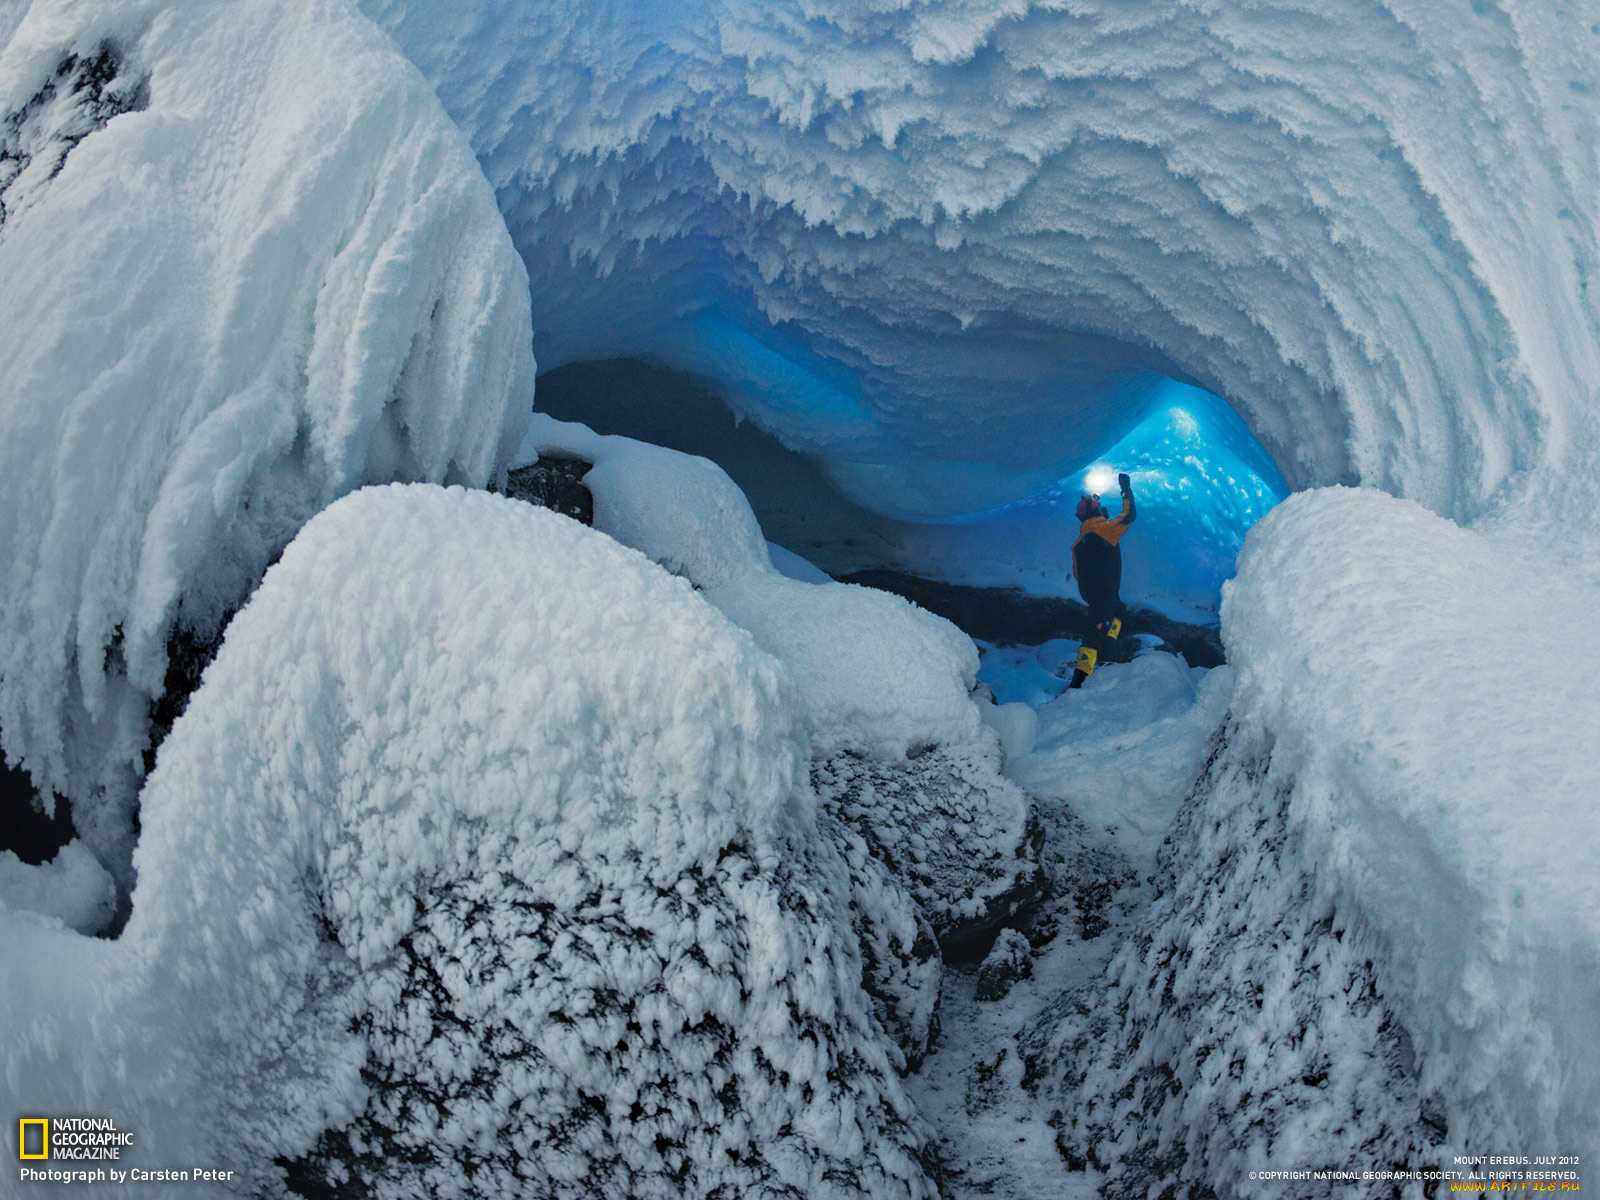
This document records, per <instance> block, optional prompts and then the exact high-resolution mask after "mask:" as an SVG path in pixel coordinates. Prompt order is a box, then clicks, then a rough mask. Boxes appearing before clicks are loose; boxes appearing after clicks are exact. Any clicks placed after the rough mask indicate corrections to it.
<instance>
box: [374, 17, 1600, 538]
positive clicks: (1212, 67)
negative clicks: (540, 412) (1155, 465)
mask: <svg viewBox="0 0 1600 1200" xmlns="http://www.w3.org/2000/svg"><path fill="white" fill-rule="evenodd" d="M362 7H363V9H364V11H366V12H367V13H369V14H371V15H372V16H373V18H374V19H375V20H377V22H378V23H379V24H380V25H381V26H383V27H384V28H385V29H387V30H388V31H389V32H390V33H391V34H392V35H393V37H394V38H395V40H396V42H397V44H398V45H399V46H400V47H401V49H402V50H403V51H404V52H405V53H406V54H407V55H408V56H409V57H410V58H411V59H412V60H413V61H414V62H416V63H417V64H418V66H419V67H420V68H421V70H422V72H423V74H424V75H426V76H427V77H428V79H429V80H430V81H431V82H433V84H434V85H435V86H436V88H437V89H438V92H439V95H440V97H441V99H442V100H443V102H444V104H445V107H446V108H447V109H448V111H449V112H450V113H451V115H452V116H453V117H454V118H455V119H456V120H457V122H458V123H459V124H460V125H461V127H462V129H463V130H464V131H465V132H466V133H467V135H468V137H469V138H470V139H471V141H472V144H473V147H474V148H475V150H476V151H477V153H478V157H479V160H480V162H482V163H483V165H484V169H485V171H486V172H487V174H488V176H489V178H490V181H491V182H492V183H493V184H494V186H495V189H496V192H497V194H498V196H499V200H500V206H501V209H502V211H503V212H505V214H506V217H507V221H508V224H509V226H510V228H511V231H512V235H513V237H514V238H515V239H516V242H517V245H518V247H519V249H520V250H521V251H522V253H523V255H524V257H525V258H526V260H527V262H528V264H529V269H530V273H531V276H532V279H533V286H534V289H535V292H536V294H537V295H538V296H539V297H540V298H541V301H542V303H541V304H540V305H539V306H538V315H537V317H536V320H535V329H536V335H537V339H538V341H537V345H538V347H539V351H540V355H541V361H542V362H543V363H544V364H545V365H546V366H549V367H553V366H557V365H560V364H562V363H567V362H572V361H575V360H579V359H587V358H602V357H609V356H614V355H618V354H633V355H651V356H654V357H656V358H657V359H658V360H660V361H662V362H663V363H665V364H666V365H669V366H675V367H679V368H681V369H684V370H688V371H691V372H697V373H700V374H703V375H706V376H710V377H712V378H714V379H716V380H719V381H721V382H722V383H723V384H724V385H725V386H727V387H728V388H730V389H731V391H732V392H733V394H734V398H735V402H736V403H737V405H738V406H739V407H740V409H741V411H743V412H744V413H745V414H746V415H748V416H750V417H752V418H753V419H755V420H756V421H757V422H758V423H760V424H761V425H762V426H763V427H765V428H767V429H769V430H771V431H773V432H775V433H777V434H778V435H779V436H780V437H782V438H783V439H784V440H785V441H786V442H788V443H789V444H790V445H791V446H793V447H795V448H799V449H806V450H809V451H812V452H814V453H816V454H817V455H818V456H819V458H820V460H821V461H822V463H823V464H824V466H825V467H826V469H827V470H828V471H829V473H830V474H831V476H832V477H833V478H834V479H835V481H836V482H838V483H839V484H840V485H841V486H842V487H843V488H844V489H845V490H846V492H847V493H849V494H852V495H854V496H855V497H856V498H857V499H859V500H862V501H863V502H865V503H867V504H868V506H869V507H873V508H875V509H877V510H878V511H884V512H893V513H896V514H898V515H910V514H918V515H922V516H934V515H940V514H950V513H954V512H972V511H974V510H975V509H977V508H979V507H982V506H983V505H984V504H998V503H1003V502H1007V501H1012V500H1016V499H1019V498H1021V497H1022V496H1025V495H1029V494H1032V493H1033V492H1035V491H1037V490H1038V488H1039V487H1041V486H1044V484H1047V483H1052V482H1054V480H1055V479H1057V478H1059V477H1060V476H1061V475H1062V474H1064V473H1066V471H1067V470H1071V469H1073V468H1075V467H1077V466H1078V465H1079V464H1080V463H1081V462H1082V461H1083V460H1082V458H1079V457H1075V455H1078V454H1080V453H1082V452H1084V451H1085V450H1087V451H1088V452H1089V453H1093V452H1095V451H1097V450H1100V449H1103V448H1105V447H1109V446H1110V445H1111V444H1112V443H1113V442H1115V441H1116V439H1117V437H1118V436H1120V434H1121V433H1123V432H1126V430H1127V429H1129V428H1131V427H1132V425H1133V424H1135V423H1136V422H1137V420H1138V419H1139V417H1140V416H1141V415H1142V414H1143V412H1144V411H1145V409H1146V407H1147V406H1148V405H1149V404H1150V403H1151V402H1152V394H1151V386H1150V385H1151V383H1152V378H1151V377H1150V376H1149V375H1148V374H1147V373H1146V372H1148V371H1149V370H1150V369H1152V368H1154V369H1157V370H1167V371H1171V372H1174V373H1176V374H1178V375H1180V376H1181V377H1186V378H1189V379H1192V380H1194V381H1196V382H1199V383H1201V384H1202V385H1204V386H1205V387H1207V388H1209V389H1210V390H1211V391H1213V392H1216V393H1218V394H1219V395H1222V396H1224V397H1226V398H1227V399H1228V400H1229V401H1230V402H1231V403H1232V404H1233V405H1234V406H1235V407H1236V408H1237V409H1238V410H1239V411H1240V412H1241V413H1242V414H1243V415H1244V417H1245V418H1246V420H1247V421H1248V422H1249V424H1250V425H1251V427H1252V429H1253V430H1254V431H1255V433H1256V434H1257V436H1258V437H1259V438H1260V439H1261V441H1262V442H1263V443H1264V444H1265V445H1266V446H1267V448H1268V449H1269V450H1270V451H1271V452H1272V454H1273V455H1274V457H1275V458H1276V460H1277V462H1278V464H1279V466H1280V467H1281V469H1282V470H1283V473H1284V475H1285V477H1286V478H1287V479H1288V481H1289V483H1290V484H1291V485H1293V486H1295V487H1306V486H1309V485H1318V484H1329V483H1339V482H1357V481H1359V482H1362V483H1365V484H1370V485H1373V486H1377V487H1381V488H1384V489H1385V490H1389V491H1392V492H1395V493H1397V494H1401V495H1405V496H1409V497H1411V498H1414V499H1417V500H1419V501H1421V502H1423V503H1425V504H1427V505H1428V506H1429V507H1431V508H1433V509H1434V510H1435V511H1439V512H1442V513H1445V514H1447V515H1450V516H1452V517H1456V518H1473V517H1475V516H1477V515H1479V514H1481V513H1483V512H1484V511H1486V510H1487V509H1488V508H1490V507H1491V506H1492V505H1493V504H1494V503H1496V502H1498V501H1500V500H1503V499H1505V498H1506V497H1508V496H1511V495H1514V494H1516V493H1517V492H1518V491H1519V490H1520V489H1522V488H1523V487H1526V486H1531V485H1534V484H1536V483H1537V482H1538V479H1537V476H1536V473H1537V472H1540V471H1550V472H1553V473H1555V474H1557V475H1559V476H1566V475H1568V474H1569V473H1573V474H1579V473H1587V471H1588V470H1589V468H1591V467H1592V465H1593V462H1594V454H1595V450H1596V438H1595V431H1594V413H1595V411H1596V410H1597V407H1600V406H1597V405H1596V403H1595V390H1594V383H1593V381H1594V380H1595V379H1596V378H1600V348H1597V340H1596V338H1595V335H1594V331H1595V327H1596V316H1595V310H1594V306H1593V301H1592V300H1591V299H1590V297H1589V294H1588V292H1587V291H1586V288H1585V281H1586V280H1587V279H1589V278H1592V277H1593V276H1594V273H1595V270H1596V268H1597V266H1600V253H1597V238H1596V228H1597V216H1600V207H1597V204H1596V201H1595V197H1596V196H1597V195H1600V177H1597V170H1600V169H1597V161H1600V160H1597V156H1596V138H1595V133H1594V128H1595V127H1594V121H1593V111H1594V102H1593V100H1592V97H1593V96H1594V95H1595V94H1596V92H1597V90H1600V65H1597V64H1600V57H1597V56H1596V55H1595V53H1594V37H1595V35H1594V33H1593V31H1592V29H1591V28H1590V25H1591V24H1592V21H1591V20H1590V18H1589V17H1588V16H1586V15H1585V10H1583V9H1582V8H1581V6H1566V7H1562V6H1551V5H1548V4H1543V3H1530V2H1528V0H1500V2H1487V3H1483V2H1474V3H1469V2H1468V0H1359V2H1357V3H1350V2H1348V0H1270V2H1268V3H1264V4H1258V5H1252V6H1250V7H1249V8H1248V9H1240V8H1238V7H1236V6H1229V5H1195V4H1188V3H1180V2H1179V0H1158V2H1155V3H1148V2H1138V3H1132V2H1129V0H1083V2H1081V3H1074V4H1071V5H1069V6H1063V5H1060V4H1057V3H1030V2H1027V0H1019V2H1017V3H1008V4H999V5H989V6H984V5H973V4H970V3H968V2H966V0H930V2H929V3H919V4H900V3H892V4H891V3H885V4H868V5H862V4H859V3H854V2H853V0H811V2H808V3H805V4H763V5H754V4H748V3H743V2H740V0H706V2H704V3H696V4H681V5H662V4H656V3H649V2H646V0H638V2H635V3H621V4H613V5H605V6H595V5H588V4H582V3H576V2H566V3H549V4H543V5H540V6H538V7H536V8H532V9H529V8H526V7H523V6H515V7H513V6H511V5H507V4H495V3H480V4H474V5H458V6H452V7H449V8H441V7H439V6H437V5H432V4H419V3H416V2H415V0H365V2H364V3H363V6H362ZM1068 460H1070V461H1068ZM1574 487H1575V490H1576V492H1577V493H1578V494H1577V495H1575V496H1572V495H1563V491H1564V489H1549V490H1548V491H1546V492H1545V498H1546V499H1547V500H1548V501H1549V502H1551V503H1555V504H1558V505H1560V506H1562V507H1563V508H1567V509H1568V510H1569V511H1571V512H1573V513H1574V514H1580V513H1583V512H1585V511H1587V510H1590V509H1592V508H1593V505H1594V498H1595V493H1594V490H1593V487H1592V485H1591V481H1590V480H1588V479H1587V478H1586V479H1584V480H1583V481H1581V482H1580V481H1578V480H1576V479H1575V480H1574Z"/></svg>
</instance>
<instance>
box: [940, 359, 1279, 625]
mask: <svg viewBox="0 0 1600 1200" xmlns="http://www.w3.org/2000/svg"><path fill="white" fill-rule="evenodd" d="M1120 471H1126V472H1127V473H1128V474H1129V475H1130V476H1131V477H1132V480H1133V488H1134V495H1135V497H1136V499H1137V502H1138V520H1137V522H1136V523H1135V525H1134V527H1133V529H1132V530H1131V531H1130V532H1129V534H1128V536H1127V537H1126V539H1124V541H1123V564H1124V565H1123V589H1122V590H1123V598H1124V599H1125V600H1128V601H1129V602H1130V603H1134V604H1146V605H1149V606H1151V607H1155V608H1159V609H1162V610H1163V611H1167V612H1170V613H1171V614H1172V615H1174V616H1180V617H1193V616H1199V615H1207V614H1212V613H1214V612H1215V609H1216V605H1217V602H1218V600H1219V597H1220V593H1221V588H1222V584H1223V582H1224V581H1225V580H1226V579H1228V578H1229V577H1230V576H1231V575H1232V574H1233V569H1234V562H1235V560H1236V559H1237V557H1238V554H1239V548H1240V547H1241V546H1242V545H1243V544H1244V537H1245V534H1246V533H1248V532H1249V530H1250V526H1252V525H1254V524H1255V523H1256V521H1258V520H1260V519H1261V517H1262V516H1264V515H1265V514H1266V512H1267V511H1268V510H1269V509H1270V508H1272V506H1273V505H1275V504H1277V503H1278V502H1279V501H1280V500H1282V499H1283V498H1284V497H1285V496H1287V495H1288V492H1289V488H1288V485H1287V484H1286V483H1285V482H1284V480H1283V476H1282V475H1281V474H1280V473H1279V471H1278V469H1277V467H1276V466H1275V465H1274V464H1273V462H1272V460H1271V458H1270V457H1268V456H1267V454H1266V452H1265V451H1264V450H1263V449H1262V448H1261V445H1260V443H1258V442H1257V441H1256V440H1255V438H1254V437H1252V436H1251V434H1250V431H1249V430H1248V429H1247V428H1245V425H1244V422H1243V421H1241V420H1240V419H1239V417H1238V415H1237V414H1236V413H1234V411H1233V410H1232V409H1231V408H1229V407H1228V405H1227V404H1226V403H1225V402H1224V401H1222V400H1221V399H1219V398H1218V397H1216V396H1214V395H1212V394H1211V393H1210V392H1207V391H1203V390H1201V389H1200V388H1197V387H1191V386H1189V385H1187V384H1183V383H1178V382H1176V381H1173V380H1167V381H1165V382H1164V383H1163V384H1162V385H1161V386H1160V387H1159V388H1158V389H1156V391H1155V392H1154V393H1153V395H1152V397H1151V406H1150V409H1149V411H1148V412H1147V414H1146V415H1145V416H1144V418H1143V419H1142V420H1140V421H1139V423H1138V424H1137V425H1135V427H1134V428H1133V429H1132V430H1131V431H1129V432H1128V433H1127V434H1126V435H1125V436H1123V437H1122V438H1121V439H1119V440H1118V441H1117V442H1115V443H1114V444H1113V445H1111V446H1108V447H1106V448H1105V449H1104V450H1103V451H1101V452H1100V453H1098V454H1095V455H1093V456H1091V457H1089V458H1087V459H1086V460H1085V461H1084V462H1083V464H1082V465H1081V466H1080V467H1079V468H1078V469H1077V470H1074V471H1073V472H1071V473H1069V474H1067V475H1066V476H1064V477H1062V478H1061V479H1059V480H1057V481H1056V482H1055V483H1054V484H1052V485H1051V486H1050V487H1047V488H1045V489H1043V490H1041V491H1040V492H1038V493H1037V494H1035V495H1033V496H1030V497H1029V498H1028V499H1026V500H1023V501H1020V502H1018V503H1016V504H1012V505H1007V506H1006V507H1004V508H1002V509H998V510H993V511H990V512H986V513H979V514H974V515H972V516H970V517H968V518H966V519H964V520H962V521H961V522H959V523H958V524H959V525H960V527H961V530H962V532H961V533H960V534H959V535H957V536H955V537H952V538H950V541H951V542H952V543H954V544H952V546H951V558H952V560H953V561H958V562H962V563H964V564H965V566H966V569H967V570H968V571H969V572H970V573H972V574H973V575H974V576H977V577H980V578H984V579H985V581H988V582H1000V581H1001V580H1000V577H1001V576H1003V574H1004V572H1005V565H1006V563H1008V562H1009V563H1011V564H1012V565H1013V566H1014V568H1015V573H1016V579H1015V582H1018V583H1020V584H1022V585H1023V586H1027V587H1030V588H1032V589H1034V590H1040V591H1045V592H1050V591H1055V590H1058V589H1057V588H1055V587H1052V586H1051V579H1050V575H1051V571H1052V558H1053V557H1054V556H1053V555H1052V554H1050V553H1049V551H1050V550H1051V549H1054V548H1059V547H1061V546H1062V545H1063V544H1065V545H1066V546H1067V548H1068V553H1069V554H1070V546H1071V542H1072V541H1074V540H1076V537H1077V529H1078V522H1077V519H1076V515H1075V510H1076V508H1077V503H1078V498H1079V497H1080V495H1082V494H1083V493H1084V492H1099V493H1103V494H1104V498H1105V505H1106V508H1107V509H1108V510H1109V511H1110V512H1111V514H1112V515H1115V514H1116V513H1117V511H1118V509H1119V507H1120V504H1121V501H1120V498H1119V497H1118V494H1117V481H1116V476H1117V473H1118V472H1120ZM1067 562H1070V558H1068V559H1067ZM1068 573H1070V567H1068V569H1067V572H1066V573H1063V574H1062V575H1061V576H1060V581H1061V584H1062V586H1063V588H1064V589H1065V590H1066V593H1067V594H1069V595H1070V594H1075V593H1076V589H1075V588H1074V587H1072V585H1071V584H1070V581H1068V580H1067V578H1066V574H1068Z"/></svg>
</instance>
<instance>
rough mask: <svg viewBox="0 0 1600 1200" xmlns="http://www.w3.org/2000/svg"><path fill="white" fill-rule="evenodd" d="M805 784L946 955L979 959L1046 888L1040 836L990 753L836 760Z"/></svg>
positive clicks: (825, 762) (971, 749)
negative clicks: (904, 897) (868, 851)
mask: <svg viewBox="0 0 1600 1200" xmlns="http://www.w3.org/2000/svg"><path fill="white" fill-rule="evenodd" d="M812 781H813V783H814V784H815V786H816V789H817V795H818V797H819V799H820V800H821V802H822V805H823V807H824V808H825V809H826V810H827V811H828V812H829V813H831V814H833V815H834V816H835V817H837V818H838V819H839V820H840V821H842V822H844V823H845V824H846V825H849V826H850V827H851V828H852V829H854V830H856V831H857V832H858V833H860V834H861V836H862V837H864V838H865V839H866V841H867V844H868V845H869V846H871V847H872V852H873V854H875V855H876V856H877V857H878V858H880V859H882V860H883V862H884V863H885V864H887V865H888V867H889V869H890V870H891V871H892V872H893V873H894V875H895V877H896V878H897V879H899V880H901V881H902V882H903V883H904V884H905V886H906V887H907V888H908V889H909V890H910V892H911V894H912V896H914V897H915V898H916V901H917V903H918V904H919V905H920V906H921V907H922V911H923V913H924V914H926V916H927V918H928V921H929V923H930V924H931V925H932V926H933V930H934V933H935V934H936V935H937V936H938V939H939V945H940V947H941V948H942V949H943V950H944V952H945V954H946V956H947V957H954V958H981V957H982V956H983V954H984V953H985V952H986V951H987V950H988V947H989V943H990V942H991V941H992V940H993V938H994V935H995V933H996V931H997V930H998V929H999V928H1000V927H1001V926H1002V925H1003V924H1005V923H1006V922H1007V921H1009V920H1011V919H1012V918H1013V917H1015V916H1016V915H1017V913H1018V912H1019V911H1020V910H1021V909H1023V908H1025V907H1026V906H1027V905H1028V904H1030V903H1031V902H1033V901H1035V900H1037V899H1038V898H1039V896H1040V894H1041V892H1042V891H1043V888H1044V883H1045V880H1044V875H1043V873H1042V871H1041V869H1040V866H1039V850H1040V843H1041V842H1042V840H1043V835H1042V831H1041V829H1040V827H1039V825H1038V822H1037V820H1036V818H1035V816H1034V813H1033V808H1032V805H1031V804H1030V803H1029V800H1028V796H1027V793H1025V792H1024V791H1023V790H1022V789H1021V788H1019V787H1018V786H1017V785H1016V784H1014V783H1012V782H1011V781H1010V780H1008V779H1006V778H1004V777H1003V776H1002V775H1001V774H1000V763H999V755H998V754H997V753H996V752H995V750H994V749H993V748H991V747H988V746H962V747H954V748H942V749H930V750H928V751H927V752H926V753H923V754H919V755H917V756H915V757H913V758H910V759H901V760H891V759H884V758H881V757H877V756H862V755H858V754H839V755H834V756H831V757H829V758H826V759H822V760H819V761H818V762H816V763H815V764H814V765H813V767H812Z"/></svg>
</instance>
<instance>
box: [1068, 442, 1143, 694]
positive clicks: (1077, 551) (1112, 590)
mask: <svg viewBox="0 0 1600 1200" xmlns="http://www.w3.org/2000/svg"><path fill="white" fill-rule="evenodd" d="M1117 484H1118V485H1119V486H1120V487H1121V488H1122V511H1121V512H1120V513H1118V514H1117V515H1116V516H1115V517H1108V516H1107V515H1106V509H1105V505H1103V504H1101V503H1100V497H1099V496H1098V495H1086V496H1084V497H1083V499H1081V500H1079V501H1078V540H1077V541H1075V542H1073V543H1072V577H1073V578H1074V579H1076V580H1077V581H1078V594H1079V595H1080V596H1082V597H1083V602H1084V603H1085V604H1087V605H1088V606H1089V626H1090V629H1089V635H1088V636H1087V637H1086V638H1084V639H1083V644H1082V645H1081V646H1079V647H1078V663H1077V668H1076V669H1075V670H1074V671H1073V672H1072V682H1071V683H1069V684H1068V685H1067V686H1068V687H1069V688H1080V687H1082V686H1083V681H1084V680H1085V679H1087V678H1089V676H1091V675H1093V674H1094V668H1095V664H1096V663H1097V662H1098V661H1099V660H1100V657H1101V655H1103V654H1106V653H1107V652H1108V651H1109V650H1110V649H1111V646H1112V643H1113V642H1115V641H1116V640H1117V637H1118V635H1120V634H1121V633H1122V618H1123V617H1124V616H1126V615H1127V612H1128V606H1127V605H1126V604H1124V603H1123V602H1122V596H1121V591H1122V547H1121V545H1120V544H1119V543H1120V542H1121V541H1122V535H1123V534H1125V533H1127V532H1128V527H1129V526H1130V525H1132V524H1133V521H1134V518H1135V517H1136V516H1137V515H1138V510H1137V508H1136V507H1135V505H1134V503H1133V481H1132V480H1131V479H1129V478H1128V476H1127V474H1126V473H1124V474H1121V475H1118V476H1117Z"/></svg>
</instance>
